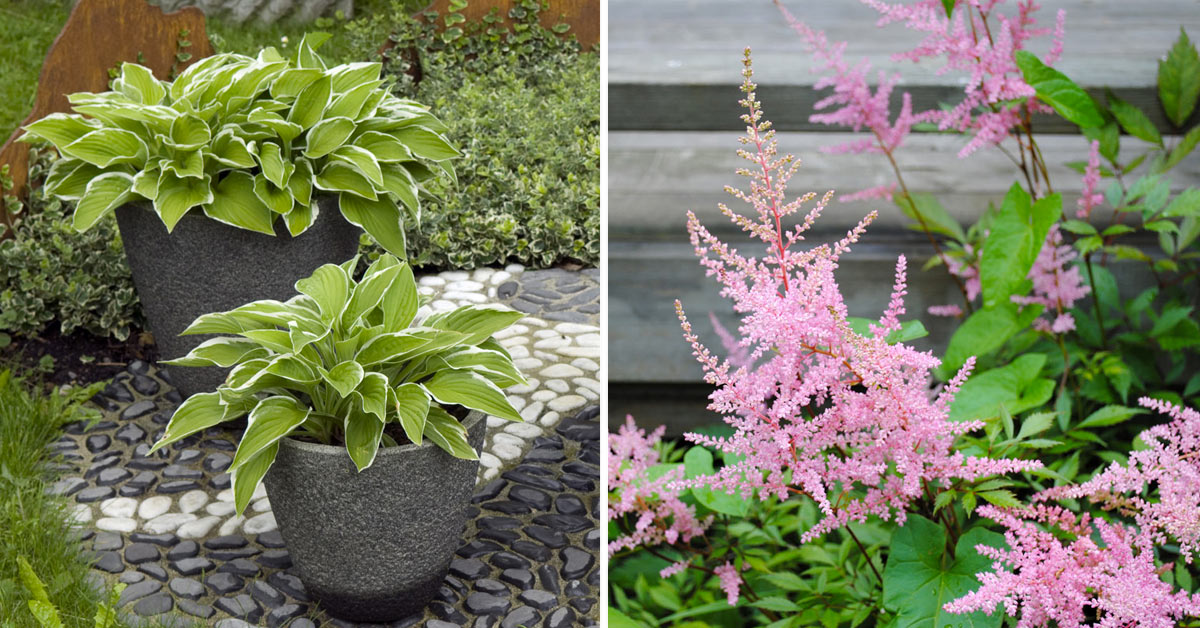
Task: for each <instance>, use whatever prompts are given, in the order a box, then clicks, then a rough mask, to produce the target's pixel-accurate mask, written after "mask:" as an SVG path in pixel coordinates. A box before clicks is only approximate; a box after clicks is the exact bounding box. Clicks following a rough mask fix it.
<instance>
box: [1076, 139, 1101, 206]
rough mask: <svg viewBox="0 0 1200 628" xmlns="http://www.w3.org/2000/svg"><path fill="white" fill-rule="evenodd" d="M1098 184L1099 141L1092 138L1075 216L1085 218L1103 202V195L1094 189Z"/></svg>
mask: <svg viewBox="0 0 1200 628" xmlns="http://www.w3.org/2000/svg"><path fill="white" fill-rule="evenodd" d="M1099 185H1100V142H1099V140H1092V143H1091V145H1090V146H1088V162H1087V167H1086V168H1085V169H1084V171H1083V192H1082V195H1081V196H1080V197H1079V209H1077V210H1075V217H1076V218H1082V219H1084V220H1087V219H1088V218H1089V217H1090V216H1091V215H1092V210H1093V209H1095V208H1096V206H1097V205H1099V204H1100V203H1103V202H1104V195H1103V194H1100V193H1099V192H1097V191H1096V187H1097V186H1099Z"/></svg>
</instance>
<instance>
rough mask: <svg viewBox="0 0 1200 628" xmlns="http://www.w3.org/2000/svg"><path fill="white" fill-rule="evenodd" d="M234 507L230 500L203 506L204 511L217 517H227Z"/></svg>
mask: <svg viewBox="0 0 1200 628" xmlns="http://www.w3.org/2000/svg"><path fill="white" fill-rule="evenodd" d="M235 509H236V507H235V506H234V505H233V504H232V503H230V502H213V503H211V504H209V505H207V506H205V507H204V511H205V512H207V513H208V514H210V515H216V516H218V517H228V516H229V515H232V514H233V511H234V510H235Z"/></svg>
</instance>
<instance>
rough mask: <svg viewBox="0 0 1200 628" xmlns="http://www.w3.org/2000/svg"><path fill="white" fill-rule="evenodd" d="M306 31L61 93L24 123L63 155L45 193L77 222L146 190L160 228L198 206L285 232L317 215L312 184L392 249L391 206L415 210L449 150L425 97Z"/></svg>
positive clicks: (397, 228) (397, 226) (31, 135)
mask: <svg viewBox="0 0 1200 628" xmlns="http://www.w3.org/2000/svg"><path fill="white" fill-rule="evenodd" d="M324 40H325V37H317V36H313V35H309V36H307V37H305V38H304V40H303V41H301V42H300V44H299V45H298V46H297V47H296V50H295V52H294V54H293V55H292V56H291V57H290V58H285V57H284V56H283V55H281V54H280V53H279V52H278V51H276V50H275V49H274V48H264V49H263V50H262V51H261V52H260V53H259V54H258V56H257V57H248V56H245V55H239V54H220V55H215V56H212V57H208V58H205V59H202V60H200V61H199V62H197V63H195V64H194V65H192V66H190V67H188V68H187V69H186V70H184V71H183V72H182V73H181V74H180V75H179V77H178V78H176V79H175V81H174V82H170V83H168V82H164V81H160V80H158V79H156V78H155V77H154V76H153V75H152V74H151V73H150V71H149V70H148V69H146V68H145V67H142V66H140V65H137V64H133V63H125V64H123V65H122V66H121V71H120V73H119V75H118V76H117V78H116V79H115V80H114V81H113V91H109V92H104V93H100V94H95V93H78V94H72V95H71V96H70V97H69V98H70V101H71V106H72V109H73V110H74V111H75V113H74V114H63V113H55V114H51V115H49V116H47V117H45V118H42V119H41V120H38V121H36V122H34V123H32V124H30V125H28V126H26V127H25V136H24V137H25V138H26V140H27V141H39V140H44V141H47V142H50V143H51V144H53V145H54V146H55V147H56V148H57V149H58V150H59V152H61V153H62V155H63V157H64V159H62V160H61V161H59V162H58V163H57V164H56V165H55V167H54V169H53V170H52V171H51V173H50V175H49V176H48V178H47V181H46V187H47V190H48V192H49V193H51V194H53V195H56V196H58V197H59V198H62V199H66V200H72V201H76V202H77V204H76V209H75V215H74V226H75V228H76V229H79V230H81V231H82V230H85V229H88V228H89V227H91V226H92V225H94V224H96V222H97V221H99V220H100V219H101V218H103V217H104V216H106V215H107V214H109V213H110V212H112V211H113V210H114V209H116V208H117V207H118V206H120V205H123V204H125V203H129V202H135V201H139V200H145V201H149V202H150V203H151V205H152V206H153V208H154V211H155V212H156V213H157V214H158V216H159V218H161V219H162V221H163V224H164V225H166V227H167V230H168V231H171V230H173V229H174V228H175V225H176V224H178V222H179V221H180V219H182V218H183V216H184V215H185V214H187V213H188V212H189V211H190V210H192V209H195V208H197V207H199V208H201V210H202V211H203V212H204V213H205V215H207V216H208V217H210V218H212V219H214V220H217V221H220V222H223V223H226V224H229V225H232V226H234V227H239V228H242V229H249V230H252V231H259V232H262V233H266V234H269V235H273V234H274V233H275V227H274V225H275V222H276V220H277V219H278V218H279V217H281V216H282V217H283V220H284V222H285V223H286V225H287V229H288V231H289V232H290V233H291V234H292V235H293V236H295V235H299V234H301V233H303V232H304V231H305V230H306V229H308V227H309V226H310V225H312V223H313V221H314V220H316V218H317V204H316V197H317V196H318V195H319V194H321V193H322V192H324V193H329V194H336V195H337V196H338V201H339V205H340V207H341V211H342V215H343V216H345V217H346V219H347V220H348V221H350V222H351V223H353V224H355V225H358V226H359V227H361V228H363V229H364V230H365V231H366V232H367V233H369V234H370V235H371V236H372V237H373V238H375V240H377V241H378V242H379V243H380V244H381V245H382V246H383V247H384V248H385V249H387V250H388V251H390V252H392V253H394V254H397V255H403V253H404V216H403V215H402V214H401V211H400V207H403V208H404V209H405V210H406V211H405V213H406V214H407V215H408V217H409V218H410V219H411V220H413V221H417V220H419V218H420V198H419V197H420V195H421V194H422V193H429V191H428V189H427V188H426V183H427V182H429V181H431V180H434V179H436V178H437V177H438V174H439V173H441V174H443V175H446V176H448V177H450V178H451V179H453V177H454V170H453V169H452V167H451V166H450V160H452V159H453V158H455V157H457V156H458V155H459V153H458V151H457V150H455V149H454V148H453V147H452V146H451V145H450V144H449V142H447V141H446V139H445V137H444V136H443V135H442V134H443V133H444V132H445V130H446V127H445V125H443V124H442V123H441V122H440V121H439V120H438V119H437V118H435V117H434V116H433V115H431V114H430V113H429V112H428V111H427V110H426V108H425V107H423V106H421V105H419V104H417V103H416V102H413V101H410V100H404V99H400V98H397V97H395V96H393V95H392V94H391V93H390V92H389V90H388V89H387V86H386V85H384V81H383V80H381V79H380V64H378V63H350V64H345V65H339V66H335V67H327V66H326V64H325V62H324V61H323V60H322V59H321V57H320V56H319V55H318V54H317V53H316V52H315V50H314V48H316V47H317V46H319V44H320V43H322V42H323V41H324Z"/></svg>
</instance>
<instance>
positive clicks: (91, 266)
mask: <svg viewBox="0 0 1200 628" xmlns="http://www.w3.org/2000/svg"><path fill="white" fill-rule="evenodd" d="M31 161H32V165H31V166H30V173H29V174H30V180H31V181H33V182H35V185H33V186H31V189H30V191H29V195H28V196H29V198H28V200H27V201H26V203H24V204H12V205H10V207H9V209H10V214H11V215H12V216H13V228H12V234H11V237H10V238H8V239H6V240H2V241H0V332H9V333H11V334H15V335H22V336H35V335H37V334H38V333H40V332H41V331H42V330H44V329H45V328H46V326H47V325H49V324H50V323H51V322H53V321H58V324H59V326H60V329H61V331H62V333H63V334H64V335H65V334H70V333H72V332H73V331H75V330H76V329H84V330H87V331H88V332H90V333H92V334H95V335H97V336H101V337H106V336H111V337H113V338H116V339H118V340H125V339H126V338H128V337H129V335H130V333H131V331H133V330H136V329H139V328H141V327H142V325H143V317H142V313H141V307H140V305H139V304H138V300H137V295H136V293H135V292H134V287H133V280H132V278H131V277H130V275H129V267H128V265H127V264H126V261H125V252H124V250H123V249H122V248H121V239H120V235H119V234H118V233H117V228H116V225H115V224H113V223H112V222H111V221H106V222H104V223H101V224H99V225H97V226H96V227H95V228H93V229H91V230H89V231H86V232H84V233H78V232H76V231H75V230H74V229H72V228H71V226H70V221H69V219H68V217H69V215H70V213H71V206H70V205H69V204H67V203H64V202H63V201H61V200H58V199H55V198H52V197H50V196H48V195H47V194H46V192H45V188H44V187H41V186H39V185H36V182H38V181H39V180H40V179H41V178H42V177H43V176H44V173H45V171H46V169H47V168H49V166H50V164H51V163H52V159H51V158H50V156H49V154H47V153H45V152H35V153H34V154H33V155H32V159H31Z"/></svg>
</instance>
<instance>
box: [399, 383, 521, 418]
mask: <svg viewBox="0 0 1200 628" xmlns="http://www.w3.org/2000/svg"><path fill="white" fill-rule="evenodd" d="M421 385H422V386H424V387H425V390H427V391H429V394H430V396H432V397H433V398H434V399H435V400H437V401H438V403H442V404H447V405H453V404H458V405H460V406H463V407H464V408H470V409H472V410H479V411H480V412H484V413H486V414H490V415H492V416H496V417H500V418H502V419H508V420H509V421H523V420H524V419H522V418H521V415H520V413H518V412H517V410H516V408H514V407H512V404H510V403H509V402H508V398H507V397H505V396H504V392H503V391H501V390H500V388H498V387H497V386H496V385H495V384H493V383H492V382H490V381H488V380H487V379H486V378H484V377H482V376H480V375H477V374H475V373H471V372H468V371H441V372H439V373H437V374H435V375H434V376H433V377H431V378H429V380H428V381H426V382H424V383H423V384H421Z"/></svg>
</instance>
